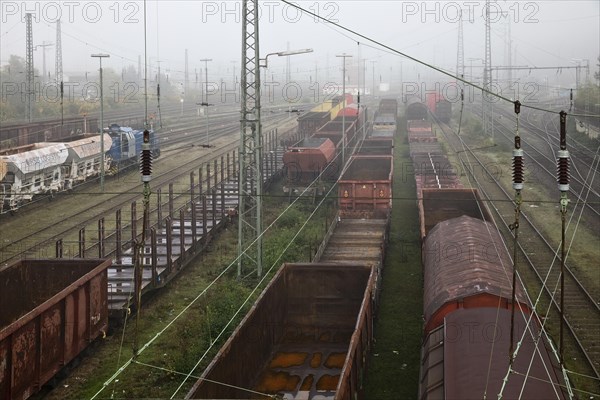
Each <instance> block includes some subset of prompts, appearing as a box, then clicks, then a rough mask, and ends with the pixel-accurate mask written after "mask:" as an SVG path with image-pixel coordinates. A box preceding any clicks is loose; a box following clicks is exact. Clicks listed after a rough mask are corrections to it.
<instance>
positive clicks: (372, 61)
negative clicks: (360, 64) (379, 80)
mask: <svg viewBox="0 0 600 400" xmlns="http://www.w3.org/2000/svg"><path fill="white" fill-rule="evenodd" d="M376 62H377V61H375V60H371V61H370V63H371V68H372V69H373V93H371V95H372V96H373V98H375V63H376Z"/></svg>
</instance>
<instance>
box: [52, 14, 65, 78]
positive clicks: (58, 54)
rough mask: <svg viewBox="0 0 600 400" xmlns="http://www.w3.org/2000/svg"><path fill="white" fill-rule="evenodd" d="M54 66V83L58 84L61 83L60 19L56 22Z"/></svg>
mask: <svg viewBox="0 0 600 400" xmlns="http://www.w3.org/2000/svg"><path fill="white" fill-rule="evenodd" d="M54 66H55V68H54V71H55V72H54V74H55V78H56V83H57V84H60V83H61V82H62V81H63V60H62V33H61V29H60V19H59V20H57V21H56V56H55V64H54Z"/></svg>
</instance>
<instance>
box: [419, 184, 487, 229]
mask: <svg viewBox="0 0 600 400" xmlns="http://www.w3.org/2000/svg"><path fill="white" fill-rule="evenodd" d="M418 193H421V194H420V197H419V216H420V218H419V220H420V221H421V238H424V237H425V235H427V233H428V232H429V231H430V230H431V229H432V228H433V227H434V226H435V225H436V224H437V223H438V222H440V221H444V220H447V219H452V218H457V217H460V216H461V215H468V216H470V217H473V218H478V219H481V220H483V221H492V218H491V216H490V213H489V210H488V208H487V206H486V204H485V203H484V202H483V201H482V200H481V197H480V196H479V191H478V190H477V189H460V188H456V189H452V188H446V189H442V190H434V189H427V188H425V189H423V190H422V191H420V192H418Z"/></svg>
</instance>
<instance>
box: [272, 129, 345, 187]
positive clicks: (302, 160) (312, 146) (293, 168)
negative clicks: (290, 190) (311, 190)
mask: <svg viewBox="0 0 600 400" xmlns="http://www.w3.org/2000/svg"><path fill="white" fill-rule="evenodd" d="M335 155H336V147H335V144H334V143H333V142H332V141H331V140H330V139H327V138H315V137H311V138H307V139H304V140H302V141H301V142H300V143H298V144H297V145H296V146H294V147H291V148H289V149H288V150H287V151H286V152H285V153H284V155H283V164H284V165H285V167H286V169H287V177H288V180H289V181H290V182H294V183H310V182H312V181H313V180H314V179H315V178H317V176H318V175H319V174H320V173H321V172H322V171H323V170H324V169H325V167H326V166H327V164H329V163H330V162H331V161H332V160H333V159H334V157H335Z"/></svg>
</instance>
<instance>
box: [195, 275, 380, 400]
mask: <svg viewBox="0 0 600 400" xmlns="http://www.w3.org/2000/svg"><path fill="white" fill-rule="evenodd" d="M374 279H375V272H374V268H373V267H369V266H366V265H360V264H359V265H351V264H344V265H336V264H320V263H312V264H285V265H283V267H282V268H280V270H279V271H278V272H277V274H276V275H275V277H274V278H273V279H272V281H271V282H270V283H269V285H268V286H267V287H266V288H265V290H264V291H263V292H262V294H261V295H260V297H259V298H258V300H257V301H256V303H255V304H254V306H253V307H252V308H251V310H250V312H249V313H248V314H247V315H246V316H245V317H244V319H243V320H242V322H241V323H240V325H239V326H238V327H237V328H236V329H235V331H234V332H233V334H232V335H231V337H230V338H229V340H227V342H226V343H225V345H224V346H223V347H222V348H221V350H219V352H218V353H217V355H216V356H215V358H214V359H213V361H212V362H211V363H210V364H209V366H208V367H207V368H206V370H204V372H203V373H202V375H201V377H200V378H199V379H198V381H197V382H196V384H195V385H194V386H193V388H192V389H191V390H190V392H189V393H188V394H187V396H186V398H188V399H249V398H269V397H273V396H274V395H275V394H277V395H279V396H280V398H285V399H340V400H341V399H344V400H346V399H347V400H351V399H355V398H356V397H355V396H357V394H358V390H359V388H358V383H359V376H360V373H361V371H362V369H363V368H364V363H365V360H366V355H367V351H368V347H369V343H370V342H371V339H372V335H373V330H372V326H371V320H372V316H373V309H372V307H373V306H372V302H371V298H372V296H373V294H372V290H373V287H374ZM242 360H243V362H241V361H242ZM243 388H248V389H250V390H252V392H249V391H247V390H244V389H243ZM260 393H263V395H260Z"/></svg>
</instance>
